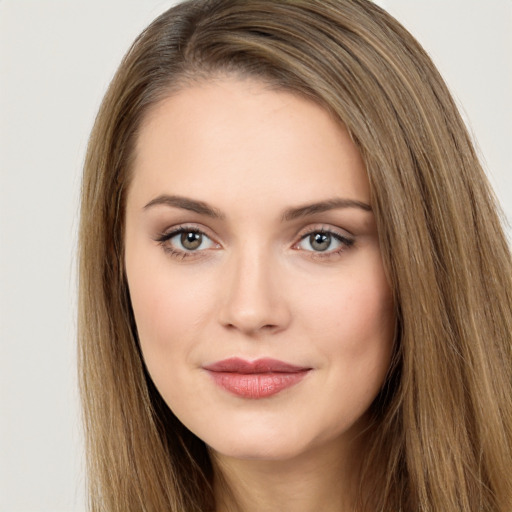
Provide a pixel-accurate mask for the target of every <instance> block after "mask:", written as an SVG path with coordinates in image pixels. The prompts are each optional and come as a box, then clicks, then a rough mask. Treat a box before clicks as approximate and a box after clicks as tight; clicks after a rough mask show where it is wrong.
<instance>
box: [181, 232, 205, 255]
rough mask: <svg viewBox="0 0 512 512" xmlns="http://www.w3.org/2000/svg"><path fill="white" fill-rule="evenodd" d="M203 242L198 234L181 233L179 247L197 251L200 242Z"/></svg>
mask: <svg viewBox="0 0 512 512" xmlns="http://www.w3.org/2000/svg"><path fill="white" fill-rule="evenodd" d="M202 241H203V237H202V235H201V234H200V233H191V232H189V233H182V234H181V245H183V247H185V249H188V250H189V251H193V250H194V249H197V248H198V247H199V246H200V245H201V242H202Z"/></svg>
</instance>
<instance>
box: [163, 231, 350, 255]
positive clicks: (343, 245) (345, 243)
mask: <svg viewBox="0 0 512 512" xmlns="http://www.w3.org/2000/svg"><path fill="white" fill-rule="evenodd" d="M188 233H193V234H196V235H201V236H202V237H204V238H206V239H208V240H210V242H211V243H212V244H214V245H216V246H217V247H220V246H219V244H218V243H216V242H215V241H213V240H212V238H211V237H209V236H208V235H207V234H206V233H205V232H204V231H203V230H201V229H199V228H197V227H196V226H186V225H182V226H177V227H176V228H175V229H173V230H171V231H168V232H164V233H162V234H160V235H159V236H158V237H157V238H156V242H158V243H159V244H160V245H161V246H162V248H163V250H164V251H165V252H166V253H168V254H169V255H170V256H171V257H173V258H176V259H178V260H184V259H186V258H191V257H198V256H200V254H201V253H202V252H203V251H205V250H207V249H202V250H181V249H175V248H174V247H173V246H172V245H170V244H169V243H168V242H169V241H170V240H171V239H172V238H174V237H176V236H178V235H183V234H188ZM318 234H319V235H326V236H329V237H331V238H332V239H334V240H336V241H337V242H339V243H340V247H339V248H338V249H336V250H325V252H323V251H313V250H312V251H308V250H306V249H299V248H298V246H299V245H300V244H301V243H302V242H303V241H304V240H306V239H307V238H308V237H311V236H312V235H318ZM202 243H203V241H201V244H202ZM354 243H355V240H354V239H353V238H349V237H346V236H344V235H341V234H340V233H338V232H336V231H334V230H333V229H331V228H326V227H321V228H314V229H310V230H308V231H306V232H304V233H301V234H300V238H299V241H298V242H296V243H295V244H294V245H293V247H292V248H293V249H295V250H298V251H302V252H308V253H310V257H311V258H315V259H328V258H333V257H336V256H339V255H340V254H341V253H343V252H345V251H346V250H348V249H350V248H351V247H353V245H354Z"/></svg>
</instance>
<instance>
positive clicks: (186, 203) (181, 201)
mask: <svg viewBox="0 0 512 512" xmlns="http://www.w3.org/2000/svg"><path fill="white" fill-rule="evenodd" d="M157 205H164V206H172V207H175V208H181V209H183V210H188V211H191V212H195V213H199V214H200V215H206V216H207V217H211V218H212V219H223V218H224V214H223V213H222V212H221V211H220V210H218V209H217V208H213V207H211V206H209V205H208V204H207V203H204V202H203V201H196V200H195V199H189V198H188V197H182V196H169V195H166V194H163V195H160V196H158V197H155V199H153V200H151V201H150V202H149V203H148V204H147V205H146V206H144V210H147V209H148V208H151V207H153V206H157Z"/></svg>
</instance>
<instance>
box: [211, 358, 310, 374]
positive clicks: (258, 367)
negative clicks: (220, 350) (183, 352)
mask: <svg viewBox="0 0 512 512" xmlns="http://www.w3.org/2000/svg"><path fill="white" fill-rule="evenodd" d="M203 368H204V369H205V370H208V371H211V372H227V373H243V374H244V373H245V374H252V373H297V372H303V371H306V370H311V368H309V367H305V366H296V365H294V364H290V363H285V362H284V361H279V360H277V359H271V358H268V357H265V358H262V359H256V360H255V361H246V360H245V359H241V358H239V357H231V358H229V359H223V360H222V361H217V362H215V363H212V364H208V365H206V366H203Z"/></svg>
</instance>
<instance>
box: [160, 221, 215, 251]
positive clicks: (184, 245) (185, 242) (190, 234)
mask: <svg viewBox="0 0 512 512" xmlns="http://www.w3.org/2000/svg"><path fill="white" fill-rule="evenodd" d="M157 242H159V243H160V245H162V246H163V248H164V249H165V250H166V251H167V252H169V253H171V255H174V256H182V257H187V256H189V255H191V254H190V253H197V252H200V251H204V250H207V249H216V248H218V247H219V244H217V243H216V242H214V241H213V240H212V239H211V238H210V237H209V236H208V235H206V234H205V233H203V232H202V231H201V230H199V229H197V228H188V227H179V228H177V229H174V230H172V231H170V232H168V233H163V234H162V235H161V236H160V237H158V238H157Z"/></svg>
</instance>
